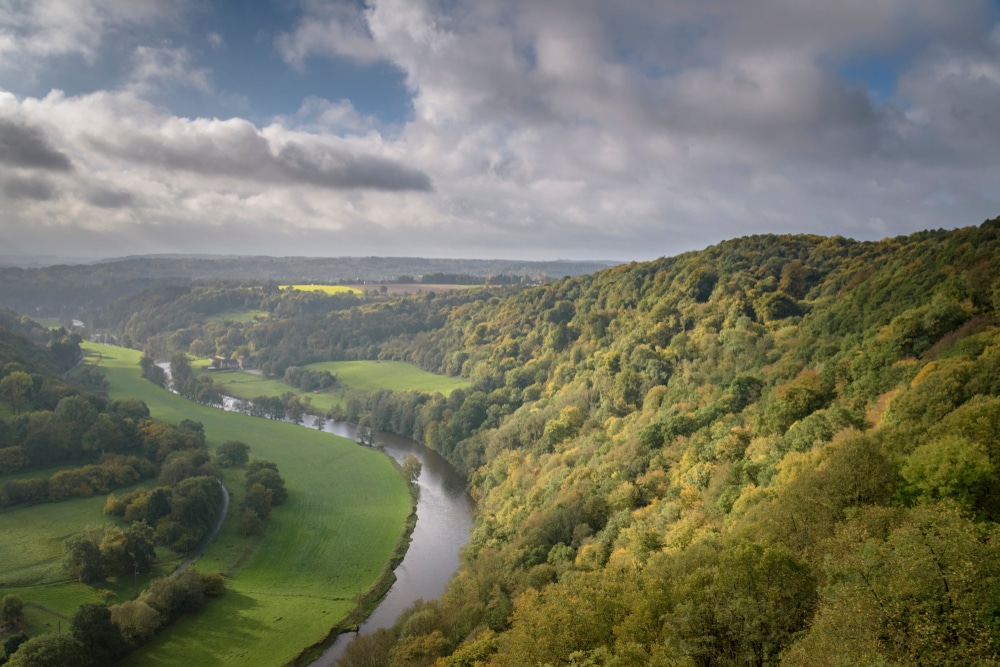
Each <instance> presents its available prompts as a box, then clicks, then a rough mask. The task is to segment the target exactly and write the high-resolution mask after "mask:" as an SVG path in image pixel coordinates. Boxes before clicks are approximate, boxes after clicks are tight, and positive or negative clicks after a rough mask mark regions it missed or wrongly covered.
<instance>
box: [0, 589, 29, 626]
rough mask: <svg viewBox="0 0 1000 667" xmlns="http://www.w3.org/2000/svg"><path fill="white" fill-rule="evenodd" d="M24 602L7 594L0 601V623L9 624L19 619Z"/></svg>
mask: <svg viewBox="0 0 1000 667" xmlns="http://www.w3.org/2000/svg"><path fill="white" fill-rule="evenodd" d="M23 609H24V600H22V599H21V597H20V596H19V595H15V594H14V593H8V594H7V595H5V596H3V598H2V599H0V621H2V622H4V623H10V622H11V621H15V620H17V619H18V618H20V617H21V611H22V610H23Z"/></svg>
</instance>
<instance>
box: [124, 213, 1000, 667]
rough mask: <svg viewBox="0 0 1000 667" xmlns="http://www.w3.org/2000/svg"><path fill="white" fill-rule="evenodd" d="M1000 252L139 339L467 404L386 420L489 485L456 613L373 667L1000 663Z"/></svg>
mask: <svg viewBox="0 0 1000 667" xmlns="http://www.w3.org/2000/svg"><path fill="white" fill-rule="evenodd" d="M998 257H1000V219H995V220H992V221H987V222H985V223H983V224H982V225H981V226H979V227H970V228H965V229H960V230H956V231H949V232H946V231H928V232H923V233H919V234H915V235H912V236H908V237H899V238H894V239H886V240H883V241H881V242H876V243H859V242H855V241H851V240H848V239H844V238H839V237H833V238H826V237H818V236H780V237H779V236H755V237H748V238H742V239H735V240H732V241H727V242H725V243H721V244H719V245H717V246H713V247H710V248H707V249H705V250H703V251H700V252H694V253H687V254H684V255H681V256H678V257H673V258H664V259H661V260H658V261H655V262H649V263H643V264H631V265H628V266H620V267H616V268H613V269H610V270H607V271H603V272H601V273H598V274H594V275H589V276H578V277H572V278H566V279H563V280H560V281H557V282H554V283H551V284H547V285H543V286H539V287H530V288H484V289H479V290H471V291H466V292H462V293H452V294H447V295H424V296H418V297H409V298H402V299H398V300H395V301H386V302H381V303H377V304H354V305H349V304H344V306H342V307H340V308H338V309H330V310H326V311H323V310H322V309H321V308H320V309H318V310H310V309H302V308H299V309H296V310H289V309H287V304H286V306H285V307H286V311H285V312H286V313H287V314H286V315H285V316H276V315H275V313H279V312H280V311H281V308H280V307H279V305H274V307H273V308H272V309H271V312H272V314H271V316H269V317H268V318H266V319H259V320H256V321H254V322H242V323H231V324H229V325H226V327H225V329H224V330H223V331H221V332H220V331H211V332H210V331H209V329H208V328H207V327H208V326H209V325H205V324H202V323H199V322H192V323H190V324H187V325H185V326H184V327H183V328H177V329H162V330H155V331H146V332H138V330H137V329H136V328H135V327H133V329H132V330H131V331H130V332H129V334H130V335H131V336H132V342H133V344H135V345H139V346H141V345H150V344H152V345H153V346H154V347H155V348H165V347H170V345H171V343H172V344H173V345H179V346H182V347H184V346H189V345H191V344H193V341H194V340H200V341H215V342H214V345H212V347H214V348H215V349H214V351H215V352H216V353H218V354H226V355H228V354H232V353H234V352H235V351H236V350H237V349H241V348H242V349H243V351H244V352H250V353H251V355H252V357H253V358H254V359H255V360H256V362H257V363H258V364H259V367H261V368H263V369H265V371H266V372H268V373H270V374H272V375H281V374H282V373H283V372H284V370H285V369H286V368H287V367H288V366H290V365H295V364H302V363H310V362H317V361H325V360H341V359H366V358H367V359H372V358H382V359H395V360H400V361H409V362H412V363H416V364H418V365H420V366H422V367H423V368H425V369H426V370H430V371H434V372H439V373H442V374H449V375H460V376H462V377H465V378H467V379H469V380H470V382H471V385H470V387H469V388H468V389H466V390H463V389H458V390H455V391H453V392H452V393H451V394H450V395H449V397H448V398H445V397H443V396H428V395H424V394H416V393H412V392H402V393H400V392H397V393H391V392H379V393H376V394H373V395H371V397H369V398H368V399H367V402H366V404H365V406H364V410H366V411H367V412H368V413H369V415H370V417H371V420H372V422H373V424H374V425H375V426H376V427H378V428H381V429H383V430H391V431H394V432H397V433H401V434H403V435H410V436H413V437H415V438H418V439H421V440H423V441H425V442H427V443H428V444H429V445H430V446H432V447H434V448H435V449H437V450H438V451H440V452H441V453H442V454H444V455H445V456H447V457H448V458H449V459H450V460H451V461H452V462H454V463H455V464H456V465H457V466H458V467H459V468H460V469H462V470H463V471H464V472H465V473H466V474H467V475H468V477H469V480H470V488H471V490H472V492H473V494H474V496H475V498H476V500H477V503H478V517H477V521H476V527H475V529H474V532H473V536H472V539H471V542H470V544H469V546H468V548H467V550H466V554H465V561H464V565H463V567H462V569H461V571H460V572H459V573H458V575H457V576H456V578H455V580H454V581H453V583H452V584H451V586H450V587H449V590H448V591H447V592H446V593H445V594H444V596H442V598H441V599H440V600H438V601H432V602H427V603H424V604H421V605H417V606H415V607H414V608H413V609H412V610H410V611H409V612H407V613H406V614H404V616H403V617H401V618H400V620H399V621H398V622H397V625H396V628H395V629H394V630H393V631H389V632H383V633H381V634H379V635H376V636H375V637H373V638H368V639H365V640H363V641H360V642H358V643H357V644H356V645H355V647H354V648H352V650H351V652H350V653H349V655H348V664H388V661H390V660H391V661H392V663H393V664H413V665H426V664H434V662H435V661H436V660H438V661H439V662H438V663H437V664H444V665H473V664H490V665H521V664H529V663H530V664H577V665H646V664H654V665H744V664H755V665H770V664H788V665H834V664H884V665H896V664H899V665H910V664H973V663H975V664H993V663H995V662H996V661H997V660H998V654H997V651H998V647H1000V644H998V642H1000V634H998V633H1000V630H998V628H1000V625H998V623H997V618H998V614H1000V607H998V605H997V602H996V600H997V599H998V598H997V594H996V593H997V590H998V588H997V586H998V584H1000V579H998V575H1000V559H998V558H997V557H998V556H1000V553H998V542H997V537H998V535H997V523H996V522H997V520H998V518H1000V495H998V491H1000V478H998V472H1000V471H998V468H997V465H998V461H1000V328H998V314H1000V261H998V259H997V258H998ZM278 302H282V299H278ZM276 303H277V302H276ZM121 322H122V324H121V327H122V329H119V330H118V331H117V333H119V335H121V334H123V333H124V327H127V326H128V325H127V322H126V321H125V320H124V319H123V320H121ZM208 333H212V334H218V335H213V336H212V337H211V338H209V337H208V336H207V335H206V334H208ZM365 660H370V661H371V662H365Z"/></svg>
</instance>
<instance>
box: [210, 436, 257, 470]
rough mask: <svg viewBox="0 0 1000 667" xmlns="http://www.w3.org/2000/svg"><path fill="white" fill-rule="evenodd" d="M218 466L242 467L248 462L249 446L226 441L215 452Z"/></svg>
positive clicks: (237, 441) (243, 443) (234, 441)
mask: <svg viewBox="0 0 1000 667" xmlns="http://www.w3.org/2000/svg"><path fill="white" fill-rule="evenodd" d="M215 457H216V461H218V463H219V465H220V466H242V465H246V463H247V461H249V460H250V445H248V444H246V443H245V442H240V441H239V440H226V441H225V442H224V443H222V444H221V445H219V447H218V449H216V450H215Z"/></svg>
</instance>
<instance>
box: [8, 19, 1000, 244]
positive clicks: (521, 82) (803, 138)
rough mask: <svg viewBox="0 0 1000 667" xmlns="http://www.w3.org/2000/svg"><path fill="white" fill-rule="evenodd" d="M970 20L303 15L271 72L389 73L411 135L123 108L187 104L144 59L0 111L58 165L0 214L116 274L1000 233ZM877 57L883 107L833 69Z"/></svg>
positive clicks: (984, 89) (315, 104)
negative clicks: (112, 245) (991, 221)
mask: <svg viewBox="0 0 1000 667" xmlns="http://www.w3.org/2000/svg"><path fill="white" fill-rule="evenodd" d="M2 2H4V0H0V3H2ZM8 2H9V0H8ZM986 8H987V4H986V2H985V0H983V1H980V0H968V1H967V2H966V3H965V4H963V6H962V8H961V9H960V10H958V9H955V5H954V4H951V3H941V2H939V1H938V0H874V1H873V0H845V2H837V3H825V4H816V3H806V4H803V3H801V2H799V1H798V0H760V2H755V3H746V2H741V1H740V2H738V1H737V0H724V1H723V2H713V3H706V2H702V1H699V0H663V1H661V2H648V1H647V0H621V2H616V3H605V2H598V1H597V0H576V1H571V0H532V1H530V2H529V1H523V2H522V1H519V0H478V1H473V0H458V1H457V2H447V3H445V2H443V1H438V0H372V2H371V4H370V5H368V6H366V7H364V8H360V7H357V6H355V5H353V4H346V3H330V2H319V1H318V0H316V1H313V2H306V3H305V11H304V12H303V15H302V17H301V19H300V20H299V22H298V23H297V24H296V26H295V28H294V29H293V30H292V31H291V32H288V33H286V34H283V35H281V36H279V38H278V39H277V40H276V42H275V47H276V48H277V49H278V52H279V54H280V55H281V57H282V58H284V59H285V61H286V62H287V63H289V64H290V65H292V66H293V67H301V66H303V65H304V64H305V62H306V61H307V60H308V59H310V58H314V57H327V56H333V57H336V58H349V59H353V60H354V61H356V62H357V63H361V64H372V63H375V62H383V61H384V62H388V63H391V64H392V65H394V66H395V67H397V68H398V69H399V70H400V71H401V72H402V73H403V75H404V77H405V85H406V87H407V90H408V92H409V94H410V96H411V100H412V109H413V112H412V117H410V118H409V119H407V120H406V121H405V122H404V123H402V124H400V125H395V126H393V127H391V128H387V127H384V126H382V125H380V123H379V122H378V120H377V118H376V117H375V116H373V115H368V114H366V113H362V112H360V111H359V109H358V107H356V102H352V101H351V100H349V99H338V98H337V97H336V95H337V93H333V95H331V99H326V98H323V97H319V96H313V97H308V98H306V99H305V100H303V101H301V103H299V102H298V101H296V105H297V106H298V110H297V112H296V113H294V114H290V115H288V116H285V117H279V118H275V119H273V120H272V121H271V122H266V121H265V122H251V121H250V120H248V119H246V118H230V119H209V118H193V119H192V118H182V117H178V116H176V115H174V114H173V113H171V112H170V110H168V109H164V108H161V107H157V106H155V105H153V104H150V103H149V102H147V101H146V100H145V99H144V97H145V96H147V95H149V94H150V91H152V90H155V89H156V88H157V87H162V86H165V85H173V86H176V85H186V86H189V87H193V88H194V89H196V90H202V91H208V90H209V89H210V83H211V82H210V80H209V78H208V74H207V73H206V72H205V71H204V70H202V69H199V67H198V64H197V63H196V62H195V61H194V58H193V55H192V54H193V51H185V50H183V49H170V48H163V47H162V46H161V47H157V48H155V49H153V48H149V47H145V48H144V49H140V50H139V51H137V52H136V68H135V74H134V76H133V82H134V83H133V85H132V86H131V87H128V88H126V89H120V90H118V91H116V92H99V93H94V94H92V95H82V96H69V97H67V96H65V95H61V94H59V93H53V94H50V95H48V96H46V97H44V98H40V99H36V98H25V99H20V100H19V99H17V98H13V97H11V96H7V97H4V96H2V95H0V117H16V118H17V119H18V121H17V122H18V123H20V125H18V127H19V128H30V129H26V130H25V131H24V132H22V133H21V135H19V136H21V139H24V141H23V142H22V143H20V144H17V146H20V148H17V149H16V150H15V149H13V148H12V149H11V150H10V151H8V153H9V155H11V156H14V155H20V156H22V158H24V156H31V155H35V156H42V157H44V156H46V155H47V156H48V157H49V158H52V156H54V155H61V156H64V158H65V160H66V161H67V162H68V163H69V164H71V165H72V167H73V168H72V169H71V170H62V171H60V170H47V171H46V170H42V169H37V168H35V167H30V168H29V167H25V166H23V165H21V166H16V167H11V166H9V165H8V167H7V171H5V172H3V173H2V174H0V178H2V179H3V191H0V212H3V214H4V216H5V218H4V219H5V221H9V223H7V224H9V225H12V226H13V225H17V226H18V228H19V229H21V230H23V235H22V236H20V237H19V238H23V239H29V238H31V234H33V233H36V232H33V231H32V230H34V229H35V227H36V226H38V227H39V228H40V229H42V230H43V231H42V232H37V233H36V237H35V238H39V237H38V236H37V234H43V233H45V230H51V229H53V228H59V229H61V230H62V231H63V232H64V233H63V234H61V235H60V238H61V239H66V241H67V242H69V241H70V240H71V239H76V241H74V242H77V243H83V242H84V241H85V240H86V239H87V238H89V237H88V236H87V234H88V233H90V232H95V233H96V231H97V230H106V229H115V230H118V233H117V234H116V238H118V239H120V240H121V242H122V243H125V242H126V241H127V242H128V243H131V244H134V246H133V248H132V250H130V252H138V251H142V250H148V249H159V250H167V249H172V250H185V249H186V250H194V249H197V248H196V247H193V246H192V245H191V244H192V241H191V239H197V244H198V247H201V246H203V245H204V244H209V245H212V244H217V245H216V247H223V248H224V249H225V250H227V251H232V252H248V251H250V252H267V253H271V254H282V253H287V254H302V253H304V252H308V253H310V254H313V253H318V254H425V255H437V256H442V255H450V256H463V255H464V256H470V255H472V256H476V255H478V256H523V257H528V256H534V257H539V258H542V257H549V258H551V257H577V258H579V257H607V258H612V259H630V258H649V257H653V256H656V255H661V254H672V253H675V252H678V251H681V250H685V249H690V248H694V247H700V246H704V245H706V244H708V243H712V242H715V241H718V240H720V239H722V238H727V237H733V236H740V235H744V234H748V233H756V232H781V233H786V232H816V233H823V234H845V235H848V236H855V237H862V238H878V237H881V236H883V235H886V234H896V233H905V232H908V231H913V230H916V229H920V228H926V227H942V226H954V225H965V224H974V223H976V222H978V221H980V220H982V219H983V218H985V217H991V216H994V215H997V213H1000V194H998V193H997V188H996V183H997V182H1000V166H998V163H997V161H996V159H995V156H996V155H997V154H998V151H1000V117H998V116H997V114H995V113H993V111H994V110H995V109H997V108H1000V60H998V54H997V49H998V46H997V40H996V35H997V34H1000V33H998V28H996V27H994V26H990V25H989V23H988V22H987V21H986V20H985V17H986V16H987V13H986ZM12 48H14V47H12ZM17 48H20V47H17ZM227 48H228V47H227ZM880 58H886V59H889V60H890V61H891V62H892V65H893V66H894V67H897V68H898V69H899V70H900V78H899V81H898V85H897V86H896V87H895V88H896V92H895V94H894V95H891V96H890V97H889V98H887V99H884V100H883V99H877V98H874V97H872V96H869V95H868V94H867V93H866V91H865V90H863V89H860V88H859V86H858V85H857V84H856V83H851V82H847V81H844V80H843V79H842V77H841V76H840V74H839V73H838V71H839V68H840V66H841V65H843V64H844V63H849V62H862V63H863V62H865V61H866V59H876V60H878V59H880ZM322 66H330V63H329V62H327V63H324V64H323V65H322ZM327 94H328V95H330V94H329V93H327ZM157 99H159V98H157ZM292 108H294V107H292ZM5 114H6V116H5ZM245 115H247V116H248V117H253V116H252V115H251V114H250V113H249V112H248V113H247V114H245ZM29 149H30V150H29ZM18 151H20V152H18ZM10 159H11V160H12V159H13V158H10ZM54 159H57V158H54ZM29 161H30V160H29ZM53 164H54V163H53ZM431 183H433V190H431V189H430V184H431ZM15 199H16V200H15ZM5 232H6V230H5ZM24 242H27V241H24ZM185 244H188V245H185Z"/></svg>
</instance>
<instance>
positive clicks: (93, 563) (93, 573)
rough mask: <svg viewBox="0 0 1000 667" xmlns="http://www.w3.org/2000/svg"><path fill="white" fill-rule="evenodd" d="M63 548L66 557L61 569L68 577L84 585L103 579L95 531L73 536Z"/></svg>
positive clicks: (91, 530)
mask: <svg viewBox="0 0 1000 667" xmlns="http://www.w3.org/2000/svg"><path fill="white" fill-rule="evenodd" d="M64 548H65V551H66V557H65V558H64V559H63V567H65V568H66V572H67V574H69V576H71V577H73V578H74V579H77V580H78V581H80V582H81V583H84V584H90V583H93V582H95V581H100V580H101V579H103V578H104V569H103V566H102V563H101V548H100V546H99V543H98V537H97V531H96V530H95V529H90V530H87V531H85V532H83V533H77V534H76V535H73V536H72V537H70V538H69V539H68V540H66V542H65V544H64Z"/></svg>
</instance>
